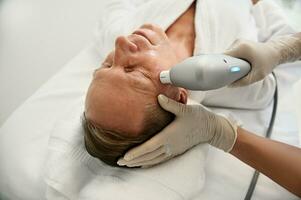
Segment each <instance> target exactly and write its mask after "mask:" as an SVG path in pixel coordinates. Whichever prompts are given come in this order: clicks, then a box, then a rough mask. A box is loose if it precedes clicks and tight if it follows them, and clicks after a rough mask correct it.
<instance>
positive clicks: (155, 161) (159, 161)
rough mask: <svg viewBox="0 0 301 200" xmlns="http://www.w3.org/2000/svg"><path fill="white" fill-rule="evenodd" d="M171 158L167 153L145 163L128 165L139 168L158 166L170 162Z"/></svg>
mask: <svg viewBox="0 0 301 200" xmlns="http://www.w3.org/2000/svg"><path fill="white" fill-rule="evenodd" d="M168 158H169V156H168V155H167V154H165V153H163V154H161V155H160V156H158V157H156V158H154V159H152V160H148V161H145V162H138V163H132V164H129V165H127V166H128V167H138V166H150V165H156V164H159V163H161V162H164V161H166V160H168Z"/></svg>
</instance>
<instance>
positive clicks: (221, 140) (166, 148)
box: [118, 95, 237, 167]
mask: <svg viewBox="0 0 301 200" xmlns="http://www.w3.org/2000/svg"><path fill="white" fill-rule="evenodd" d="M158 101H159V103H160V105H161V107H162V108H164V109H165V110H167V111H169V112H172V113H174V114H175V115H176V118H175V120H174V121H173V122H172V123H171V124H169V125H168V126H167V127H165V128H164V129H163V130H162V131H161V132H160V133H158V134H157V135H155V136H154V137H152V138H151V139H149V140H148V141H146V142H145V143H143V144H141V145H140V146H138V147H135V148H133V149H131V150H129V151H128V152H127V153H126V154H125V156H124V158H123V159H119V161H118V164H119V165H127V166H128V167H134V166H150V165H155V164H158V163H160V162H163V161H166V160H168V159H170V158H172V157H174V156H176V155H179V154H182V153H184V152H185V151H187V150H188V149H190V148H191V147H193V146H195V145H197V144H199V143H204V142H207V143H209V144H211V145H213V146H215V147H217V148H219V149H222V150H224V151H226V152H229V151H230V150H231V149H232V147H233V145H234V143H235V140H236V136H237V133H236V129H237V128H236V125H235V124H232V123H231V122H230V121H228V120H227V119H226V118H224V117H222V116H219V115H217V114H214V113H213V112H210V111H209V110H207V109H206V108H205V107H204V106H202V105H200V104H198V105H185V104H181V103H178V102H176V101H174V100H172V99H169V98H167V97H165V96H163V95H159V96H158Z"/></svg>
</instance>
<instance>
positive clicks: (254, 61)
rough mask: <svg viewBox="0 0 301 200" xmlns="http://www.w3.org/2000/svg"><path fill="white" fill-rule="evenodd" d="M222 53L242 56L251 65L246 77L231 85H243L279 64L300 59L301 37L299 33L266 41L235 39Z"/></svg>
mask: <svg viewBox="0 0 301 200" xmlns="http://www.w3.org/2000/svg"><path fill="white" fill-rule="evenodd" d="M224 54H227V55H230V56H233V57H236V58H242V59H244V60H247V61H248V62H249V63H250V64H251V65H252V70H251V72H250V73H249V74H248V75H247V76H246V77H244V78H242V79H240V80H238V81H236V82H234V83H233V84H232V85H231V86H233V87H239V86H245V85H249V84H251V83H254V82H257V81H260V80H262V79H264V77H265V76H267V75H268V74H269V73H271V72H272V71H273V69H274V68H275V67H276V66H277V65H279V64H282V63H286V62H292V61H295V60H298V59H300V57H301V37H300V34H296V35H293V36H282V37H279V38H276V39H273V40H270V41H268V42H266V43H257V42H252V41H248V40H237V41H235V42H234V44H233V45H232V46H231V47H230V49H229V50H228V51H226V52H224Z"/></svg>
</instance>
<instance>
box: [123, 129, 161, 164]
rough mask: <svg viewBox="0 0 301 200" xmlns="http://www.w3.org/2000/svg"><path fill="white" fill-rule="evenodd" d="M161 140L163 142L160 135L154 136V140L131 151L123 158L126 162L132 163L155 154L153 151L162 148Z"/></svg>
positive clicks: (151, 139)
mask: <svg viewBox="0 0 301 200" xmlns="http://www.w3.org/2000/svg"><path fill="white" fill-rule="evenodd" d="M161 140H162V138H161V135H160V134H157V135H155V136H153V137H152V138H150V139H149V140H147V141H146V142H144V143H143V144H141V145H139V146H137V147H135V148H133V149H130V150H129V151H128V152H127V153H126V154H125V155H124V157H123V158H124V160H126V161H130V160H133V159H135V158H138V157H141V156H143V155H145V154H148V153H150V152H153V151H155V150H157V149H159V148H160V147H161V146H162V143H161Z"/></svg>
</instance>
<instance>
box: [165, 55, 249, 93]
mask: <svg viewBox="0 0 301 200" xmlns="http://www.w3.org/2000/svg"><path fill="white" fill-rule="evenodd" d="M250 70H251V66H250V64H249V63H248V62H247V61H245V60H242V59H238V58H234V57H232V56H227V55H224V54H202V55H198V56H193V57H190V58H187V59H185V60H184V61H182V62H180V63H179V64H176V65H175V66H173V67H172V68H171V69H170V70H167V71H162V72H161V73H160V81H161V83H163V84H172V85H174V86H178V87H183V88H186V89H189V90H202V91H205V90H213V89H218V88H221V87H224V86H227V85H230V84H231V83H233V82H235V81H236V80H238V79H241V78H242V77H244V76H246V75H247V74H248V72H249V71H250Z"/></svg>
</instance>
